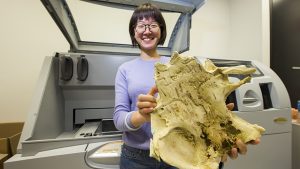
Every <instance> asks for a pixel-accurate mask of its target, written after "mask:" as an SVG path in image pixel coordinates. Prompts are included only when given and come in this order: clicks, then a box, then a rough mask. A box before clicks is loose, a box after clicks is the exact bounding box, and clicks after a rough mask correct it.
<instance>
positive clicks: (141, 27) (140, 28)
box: [135, 23, 159, 33]
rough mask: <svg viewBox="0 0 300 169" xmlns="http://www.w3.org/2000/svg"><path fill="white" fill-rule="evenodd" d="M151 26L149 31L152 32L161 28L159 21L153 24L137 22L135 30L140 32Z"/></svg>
mask: <svg viewBox="0 0 300 169" xmlns="http://www.w3.org/2000/svg"><path fill="white" fill-rule="evenodd" d="M147 28H149V31H151V32H157V31H158V30H159V25H158V24H157V23H151V24H142V23H140V24H137V25H136V28H135V30H136V31H137V32H138V33H144V32H145V31H146V29H147Z"/></svg>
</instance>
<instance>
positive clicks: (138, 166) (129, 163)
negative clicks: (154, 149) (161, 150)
mask: <svg viewBox="0 0 300 169" xmlns="http://www.w3.org/2000/svg"><path fill="white" fill-rule="evenodd" d="M149 154H150V151H149V150H141V149H137V148H133V147H129V146H127V145H125V144H124V145H123V146H122V153H121V159H120V169H177V168H175V167H173V166H170V165H168V164H166V163H165V162H163V161H161V162H159V161H157V160H156V159H155V158H152V157H150V156H149Z"/></svg>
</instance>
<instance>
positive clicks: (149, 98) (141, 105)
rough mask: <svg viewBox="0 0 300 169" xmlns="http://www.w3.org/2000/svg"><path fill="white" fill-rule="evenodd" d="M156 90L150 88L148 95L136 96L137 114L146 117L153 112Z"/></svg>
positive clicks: (155, 88)
mask: <svg viewBox="0 0 300 169" xmlns="http://www.w3.org/2000/svg"><path fill="white" fill-rule="evenodd" d="M157 91H158V89H157V87H156V86H154V87H152V88H151V90H150V91H149V92H148V94H146V95H145V94H140V95H139V96H138V101H137V103H136V105H137V108H138V111H139V113H141V114H143V115H147V114H149V113H151V112H152V111H153V109H154V108H155V107H156V105H157V104H156V99H155V97H154V95H155V94H156V93H157Z"/></svg>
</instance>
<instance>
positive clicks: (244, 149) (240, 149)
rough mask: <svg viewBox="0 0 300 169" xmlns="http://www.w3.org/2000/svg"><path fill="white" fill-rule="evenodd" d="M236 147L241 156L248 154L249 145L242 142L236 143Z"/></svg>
mask: <svg viewBox="0 0 300 169" xmlns="http://www.w3.org/2000/svg"><path fill="white" fill-rule="evenodd" d="M236 146H237V148H238V152H239V153H240V154H246V153H247V145H246V144H245V143H243V142H242V141H241V140H237V141H236Z"/></svg>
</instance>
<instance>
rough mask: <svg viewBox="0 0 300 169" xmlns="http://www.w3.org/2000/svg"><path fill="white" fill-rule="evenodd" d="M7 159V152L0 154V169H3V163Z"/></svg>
mask: <svg viewBox="0 0 300 169" xmlns="http://www.w3.org/2000/svg"><path fill="white" fill-rule="evenodd" d="M7 159H8V154H0V169H3V163H4V161H6V160H7Z"/></svg>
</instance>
